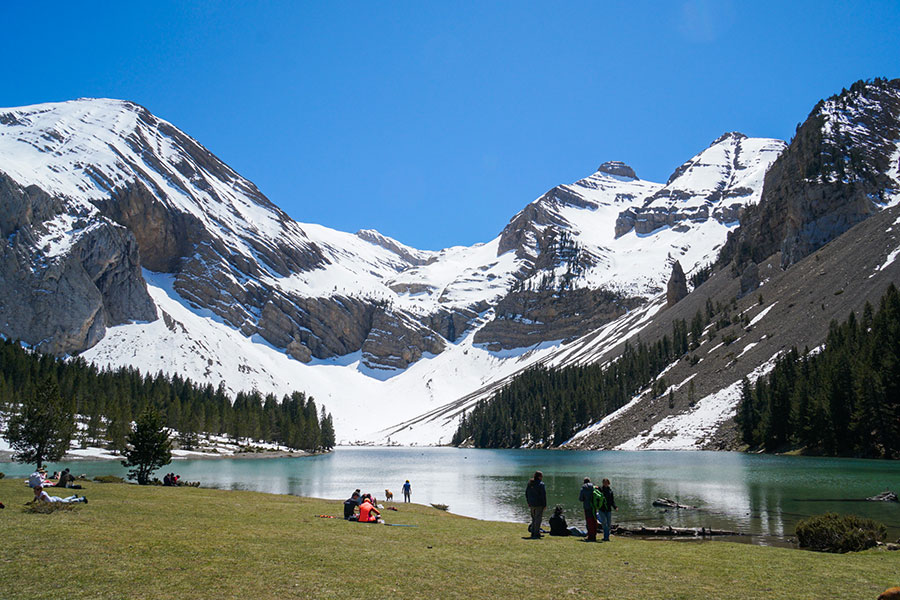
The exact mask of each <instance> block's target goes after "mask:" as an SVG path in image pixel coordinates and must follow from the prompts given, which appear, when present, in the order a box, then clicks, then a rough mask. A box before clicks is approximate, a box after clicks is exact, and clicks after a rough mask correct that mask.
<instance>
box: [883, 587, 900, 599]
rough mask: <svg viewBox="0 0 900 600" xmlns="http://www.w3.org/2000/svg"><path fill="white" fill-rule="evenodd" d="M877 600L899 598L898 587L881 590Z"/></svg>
mask: <svg viewBox="0 0 900 600" xmlns="http://www.w3.org/2000/svg"><path fill="white" fill-rule="evenodd" d="M878 600H900V587H892V588H890V589H887V590H884V591H883V592H881V595H880V596H878Z"/></svg>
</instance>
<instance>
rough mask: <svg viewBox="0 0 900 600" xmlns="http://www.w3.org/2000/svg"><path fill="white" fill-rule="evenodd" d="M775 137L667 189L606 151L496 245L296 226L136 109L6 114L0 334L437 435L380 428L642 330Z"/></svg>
mask: <svg viewBox="0 0 900 600" xmlns="http://www.w3.org/2000/svg"><path fill="white" fill-rule="evenodd" d="M783 148H784V143H783V142H780V141H778V140H768V139H751V138H746V137H744V136H742V135H740V134H735V133H731V134H726V135H723V136H722V137H721V138H719V139H718V140H716V141H714V142H713V143H712V144H711V145H710V147H709V148H707V149H705V150H703V151H702V152H700V153H699V154H698V155H697V156H695V157H693V158H691V159H690V160H688V161H687V162H686V163H685V164H684V165H682V166H680V167H679V168H678V169H676V170H675V172H674V173H673V175H672V177H670V178H669V180H668V182H666V183H665V184H662V183H652V182H647V181H643V180H641V179H639V178H638V177H637V176H636V175H635V173H634V171H633V170H632V169H631V168H630V167H628V166H627V165H624V164H622V163H618V162H608V163H604V164H603V165H601V167H600V168H599V169H598V170H597V171H596V172H595V173H593V174H591V175H589V176H588V177H586V178H584V179H582V180H579V181H577V182H575V183H573V184H568V185H561V186H558V187H556V188H554V189H552V190H550V191H548V192H547V193H546V194H544V195H543V196H541V197H540V198H538V199H537V200H535V201H533V202H531V203H530V204H528V205H527V206H526V207H525V208H524V209H523V210H522V211H521V212H520V213H519V214H517V215H515V216H514V217H513V218H512V219H511V221H510V222H509V224H508V225H507V226H506V227H505V228H504V229H503V230H502V231H501V232H500V234H499V235H498V236H497V237H496V238H495V239H493V240H491V241H488V242H486V243H484V244H477V245H475V246H472V247H453V248H447V249H445V250H441V251H438V252H429V251H421V250H417V249H415V248H411V247H408V246H405V245H403V244H402V243H400V242H398V241H396V240H392V239H390V238H387V237H385V236H382V235H381V234H379V233H378V232H376V231H372V230H365V231H360V232H358V233H356V234H351V233H344V232H339V231H335V230H332V229H329V228H326V227H322V226H319V225H315V224H308V223H300V222H296V221H294V220H293V219H291V218H290V217H289V216H288V215H287V214H285V213H284V212H283V211H282V210H280V209H279V208H278V207H277V206H276V205H275V204H274V203H272V202H271V201H270V200H269V199H267V198H266V197H265V196H264V195H263V194H262V192H260V191H259V190H258V189H257V188H256V186H255V185H253V184H252V183H251V182H249V181H247V180H246V179H244V178H242V177H241V176H240V175H238V174H237V173H235V172H234V171H233V170H232V169H231V168H229V167H228V166H227V165H225V164H224V163H222V162H221V161H219V160H218V159H217V158H216V157H215V156H213V155H212V154H211V153H210V152H209V151H207V150H206V149H205V148H203V147H202V146H201V145H200V144H199V143H198V142H197V141H195V140H193V139H192V138H190V137H189V136H188V135H186V134H185V133H183V132H181V131H180V130H179V129H177V128H176V127H175V126H173V125H172V124H170V123H168V122H166V121H164V120H162V119H159V118H157V117H155V116H153V115H152V114H150V113H149V112H148V111H147V110H146V109H144V108H142V107H140V106H138V105H136V104H133V103H130V102H124V101H118V100H94V99H82V100H76V101H72V102H64V103H57V104H43V105H36V106H30V107H22V108H13V109H0V229H2V233H3V236H4V244H3V245H0V279H2V282H3V283H4V285H3V286H2V290H0V317H2V318H0V333H2V334H3V335H6V336H8V337H14V338H19V339H22V340H24V341H26V342H27V343H30V344H32V345H35V346H37V347H39V348H41V349H43V350H46V351H49V352H53V353H55V354H60V355H61V354H71V353H75V352H79V353H81V355H82V356H84V357H85V358H87V359H88V360H92V361H94V362H97V363H98V364H103V365H110V366H119V365H134V366H137V367H139V368H141V369H144V370H149V371H157V370H163V371H167V372H177V373H180V374H182V375H185V374H186V375H188V376H190V377H191V378H192V379H195V380H197V381H201V382H210V383H212V384H214V385H218V384H219V383H220V382H224V383H225V385H226V387H227V388H228V389H230V390H232V391H237V390H239V389H251V388H256V389H259V390H261V391H265V392H267V391H274V392H277V393H279V394H281V393H285V392H288V391H290V390H293V389H303V390H305V391H307V392H309V393H310V394H312V395H313V396H314V397H315V398H316V399H317V400H318V401H319V402H321V403H324V404H325V405H326V406H327V407H328V409H329V410H330V411H331V412H332V413H333V414H334V417H335V424H336V429H337V434H338V438H339V439H342V440H350V441H353V440H383V439H384V438H385V437H386V436H387V435H388V433H387V432H391V431H394V432H395V433H394V434H393V435H394V438H393V440H395V441H403V442H418V443H437V442H439V441H441V440H443V441H447V440H448V439H449V437H450V434H451V433H452V427H453V423H452V421H451V420H448V419H443V420H442V421H440V422H437V421H430V422H429V424H427V425H425V424H422V425H418V426H416V425H411V426H407V427H405V428H402V431H401V430H400V429H398V428H396V427H392V426H393V425H395V424H398V423H401V422H406V421H414V420H415V419H414V418H415V417H416V416H417V415H421V414H425V413H427V412H428V411H430V410H433V409H436V408H438V407H442V406H446V405H450V404H453V403H454V402H457V401H460V400H461V399H463V398H466V397H467V396H468V395H469V394H471V393H473V392H476V391H477V390H481V389H484V388H485V386H490V385H491V384H492V383H494V382H497V381H499V380H502V379H503V378H504V377H507V376H509V375H512V374H513V373H515V372H516V371H518V370H520V369H521V368H523V367H524V366H526V365H528V364H531V363H533V362H534V361H537V360H544V359H548V357H551V356H556V357H557V359H556V361H557V362H560V361H563V360H565V357H567V356H572V360H575V358H574V355H573V354H572V346H571V342H572V340H581V341H580V342H579V344H580V345H579V347H580V348H585V347H586V346H585V344H588V346H589V343H588V342H586V341H584V340H588V339H596V338H597V337H598V336H600V337H603V336H604V335H606V336H609V335H612V334H611V332H614V331H617V332H619V333H622V332H623V327H625V325H623V323H626V322H631V323H634V322H636V321H640V320H641V319H643V320H644V322H646V321H647V320H648V319H650V318H651V317H652V316H653V314H655V312H656V311H658V310H659V307H660V305H659V302H658V300H654V298H657V297H658V296H659V294H660V293H661V292H662V291H663V290H664V288H665V283H666V280H667V279H668V277H669V274H670V273H671V271H672V266H673V264H674V263H675V261H679V262H680V264H681V265H682V266H683V267H684V269H685V270H686V271H687V272H689V273H690V272H691V271H692V270H693V269H695V268H696V267H698V266H700V265H705V264H707V263H710V262H712V261H713V260H714V259H715V257H716V254H717V252H718V250H719V248H720V247H721V245H722V244H723V243H724V242H725V239H726V235H727V233H728V231H729V230H732V229H734V228H735V227H736V222H737V219H738V216H739V215H740V212H741V211H742V210H743V208H744V207H745V206H747V205H748V204H753V203H755V202H758V201H759V198H760V195H761V193H762V184H763V178H764V175H765V173H766V169H767V168H768V167H769V166H770V165H771V164H772V162H773V161H774V160H775V159H776V157H777V156H778V155H779V153H780V152H781V151H782V150H783ZM335 201H339V198H338V199H336V200H335ZM12 282H14V283H15V285H9V283H12ZM634 330H635V329H634V327H631V328H630V329H629V331H634ZM602 332H606V333H605V334H604V333H602ZM585 336H587V337H585ZM611 340H612V338H609V340H608V341H611ZM588 354H590V353H588ZM578 360H588V355H587V354H583V353H582V355H581V358H579V359H578ZM462 405H465V402H464V403H463V404H462ZM423 423H424V422H423Z"/></svg>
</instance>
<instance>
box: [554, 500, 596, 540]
mask: <svg viewBox="0 0 900 600" xmlns="http://www.w3.org/2000/svg"><path fill="white" fill-rule="evenodd" d="M562 513H563V507H562V506H559V505H557V506H556V508H554V509H553V516H552V517H550V535H558V536H568V535H575V536H578V537H584V536H586V535H587V533H585V532H584V531H581V530H580V529H578V528H577V527H574V526H573V527H569V526H568V524H567V523H566V517H565V515H563V514H562Z"/></svg>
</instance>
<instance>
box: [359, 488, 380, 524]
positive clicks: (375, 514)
mask: <svg viewBox="0 0 900 600" xmlns="http://www.w3.org/2000/svg"><path fill="white" fill-rule="evenodd" d="M363 498H365V500H363V503H362V504H360V505H359V522H360V523H376V522H378V518H379V517H380V516H381V511H379V510H378V509H377V508H375V506H374V505H373V504H372V499H371V496H369V494H366V495H365V496H363Z"/></svg>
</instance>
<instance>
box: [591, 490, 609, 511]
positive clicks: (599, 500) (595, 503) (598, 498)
mask: <svg viewBox="0 0 900 600" xmlns="http://www.w3.org/2000/svg"><path fill="white" fill-rule="evenodd" d="M591 506H592V507H593V509H594V512H607V511H608V510H609V505H608V504H607V502H606V496H604V495H603V492H601V491H600V488H597V487H595V488H594V494H593V495H592V496H591Z"/></svg>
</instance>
